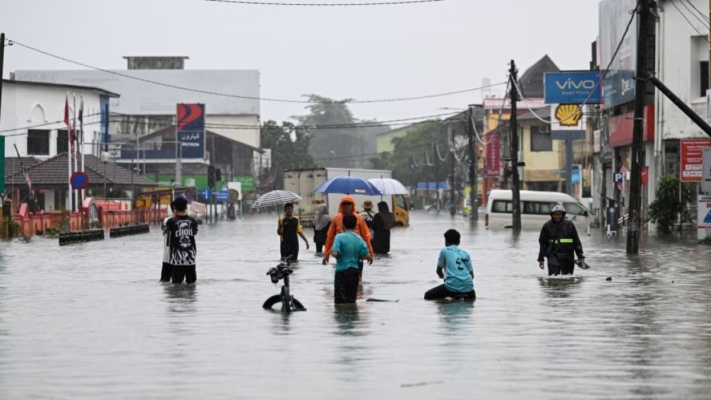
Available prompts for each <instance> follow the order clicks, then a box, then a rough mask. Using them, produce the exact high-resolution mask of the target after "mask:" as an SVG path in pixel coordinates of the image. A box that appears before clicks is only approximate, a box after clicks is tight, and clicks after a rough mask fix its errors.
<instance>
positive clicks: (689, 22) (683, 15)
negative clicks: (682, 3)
mask: <svg viewBox="0 0 711 400" xmlns="http://www.w3.org/2000/svg"><path fill="white" fill-rule="evenodd" d="M670 3H671V4H672V5H673V6H674V8H676V10H677V11H679V14H681V16H682V17H684V19H685V20H686V22H687V23H688V24H689V26H690V27H691V29H693V30H695V31H696V33H698V34H699V36H701V37H702V38H704V40H706V42H707V43H708V44H711V41H709V39H708V38H707V37H706V36H705V35H704V34H702V33H701V32H699V30H698V29H696V27H695V26H694V24H693V23H692V22H691V21H690V20H689V18H688V17H687V16H686V14H684V12H683V11H681V9H680V8H679V6H677V5H676V2H674V1H671V2H670ZM704 26H706V25H704ZM706 27H707V28H708V26H706Z"/></svg>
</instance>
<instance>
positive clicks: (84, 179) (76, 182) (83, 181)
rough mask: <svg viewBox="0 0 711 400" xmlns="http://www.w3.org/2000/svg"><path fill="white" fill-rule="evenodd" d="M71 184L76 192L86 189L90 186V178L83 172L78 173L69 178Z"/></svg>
mask: <svg viewBox="0 0 711 400" xmlns="http://www.w3.org/2000/svg"><path fill="white" fill-rule="evenodd" d="M69 183H70V184H71V185H72V188H74V189H75V190H82V189H86V187H87V186H89V176H88V175H87V174H85V173H83V172H81V171H77V172H75V173H73V174H72V176H71V177H70V178H69Z"/></svg>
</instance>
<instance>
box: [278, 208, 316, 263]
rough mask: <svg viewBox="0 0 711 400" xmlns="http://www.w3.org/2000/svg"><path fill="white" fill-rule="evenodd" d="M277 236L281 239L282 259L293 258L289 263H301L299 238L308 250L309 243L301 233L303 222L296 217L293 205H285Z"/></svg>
mask: <svg viewBox="0 0 711 400" xmlns="http://www.w3.org/2000/svg"><path fill="white" fill-rule="evenodd" d="M277 234H279V236H280V238H281V246H280V250H281V258H282V259H284V258H286V257H289V256H291V258H289V262H293V263H296V262H299V238H298V237H299V236H301V238H302V239H304V243H306V250H308V249H309V241H308V240H307V239H306V235H304V232H302V231H301V221H299V217H296V216H294V205H293V204H291V203H286V204H284V216H283V217H281V218H279V226H278V227H277Z"/></svg>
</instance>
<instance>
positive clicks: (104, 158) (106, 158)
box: [101, 151, 111, 200]
mask: <svg viewBox="0 0 711 400" xmlns="http://www.w3.org/2000/svg"><path fill="white" fill-rule="evenodd" d="M101 161H103V162H104V200H106V163H108V162H109V161H111V153H109V152H108V151H102V152H101Z"/></svg>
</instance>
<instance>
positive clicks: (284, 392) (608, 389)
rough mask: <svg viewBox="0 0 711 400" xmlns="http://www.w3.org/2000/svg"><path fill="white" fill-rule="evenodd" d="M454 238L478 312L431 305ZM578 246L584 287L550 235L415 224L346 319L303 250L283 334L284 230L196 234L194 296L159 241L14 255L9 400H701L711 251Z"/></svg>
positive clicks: (708, 355)
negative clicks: (279, 267)
mask: <svg viewBox="0 0 711 400" xmlns="http://www.w3.org/2000/svg"><path fill="white" fill-rule="evenodd" d="M449 228H456V229H458V230H460V231H461V232H462V236H463V237H462V247H463V248H465V249H467V250H468V251H469V252H470V253H471V255H472V258H473V261H474V269H475V273H476V291H477V295H478V299H477V301H476V302H474V303H469V302H427V301H424V300H423V299H422V297H423V294H424V292H425V291H426V290H428V289H430V288H432V287H434V286H436V285H438V284H440V283H441V281H439V280H438V279H437V276H436V274H435V262H436V258H437V255H438V251H439V249H440V248H441V247H442V246H443V245H444V239H443V237H442V235H443V233H444V231H445V230H447V229H449ZM306 231H307V235H308V237H309V241H310V242H311V241H312V239H311V236H312V234H311V231H310V229H306ZM582 234H583V237H582V240H583V243H584V246H585V252H586V254H587V257H588V258H587V261H588V263H589V264H590V265H591V266H592V268H591V269H589V270H587V271H580V270H577V269H576V275H575V277H574V278H552V279H549V278H547V277H546V276H545V274H544V272H543V271H541V270H540V269H538V266H537V263H536V257H537V238H538V232H533V231H528V232H523V233H522V234H521V235H520V236H519V237H518V238H514V237H513V235H512V233H511V231H490V230H486V229H485V228H484V225H483V222H481V221H480V222H479V224H478V225H475V226H473V227H472V226H471V225H470V224H469V222H467V221H465V220H462V219H461V217H457V218H451V217H450V216H449V215H445V214H441V215H427V214H424V213H415V214H414V215H413V216H412V226H411V227H409V228H400V229H397V230H396V231H395V232H394V233H393V236H392V249H393V253H392V255H391V256H389V257H384V258H378V259H376V261H375V263H374V264H373V265H372V266H366V269H365V277H364V284H363V289H362V293H361V297H362V300H361V301H359V303H358V304H357V305H356V306H354V307H345V308H339V309H336V308H335V307H334V305H333V289H332V282H333V267H332V266H323V265H321V264H320V262H319V261H320V259H319V258H316V257H315V256H314V249H313V247H312V248H311V250H308V251H305V250H304V249H303V244H302V251H301V254H300V259H301V260H302V261H301V263H299V264H298V266H297V267H296V273H295V274H294V275H292V293H293V294H294V295H295V296H296V297H297V298H298V299H299V300H300V301H301V302H302V303H303V304H304V305H305V306H306V307H307V308H308V311H307V312H300V313H294V314H291V315H284V314H281V313H280V312H271V311H266V310H263V309H262V308H261V304H262V302H263V301H264V300H265V299H266V298H268V297H269V296H271V295H273V294H276V293H278V292H279V289H278V287H276V286H275V285H273V284H272V283H271V282H270V280H269V277H268V276H266V275H265V274H266V271H267V270H268V269H269V268H270V267H272V266H274V265H276V263H277V260H278V258H279V250H278V237H277V235H276V215H275V214H274V215H271V216H269V215H261V216H255V217H246V218H245V219H243V220H238V221H234V222H227V221H221V222H219V223H218V224H216V225H213V226H206V225H201V227H200V233H199V235H198V246H199V251H198V283H197V284H196V285H195V286H187V285H179V286H174V285H172V284H164V283H160V282H158V278H159V275H160V266H161V264H160V262H161V256H162V249H161V235H160V233H159V230H158V229H156V228H152V231H151V233H150V234H146V235H140V236H133V237H124V238H118V239H108V240H105V241H103V242H92V243H86V244H81V245H73V246H64V247H59V246H58V245H57V241H56V239H54V240H50V239H42V238H35V239H34V240H33V241H32V242H31V243H22V242H19V241H13V242H2V243H0V398H2V399H29V398H33V399H41V398H52V399H78V398H92V399H134V398H141V399H163V398H172V399H195V398H202V399H228V398H229V399H232V398H245V399H272V398H277V397H286V398H291V399H321V398H322V399H334V398H335V399H352V398H358V399H369V398H373V399H375V398H378V399H385V398H388V399H394V398H408V399H470V398H496V399H520V398H525V399H572V398H575V399H602V398H615V399H680V398H684V399H708V398H709V393H711V273H710V270H711V262H709V259H710V258H711V248H709V247H708V246H698V245H696V244H695V243H694V242H693V241H691V240H683V239H678V238H671V239H664V240H660V239H659V238H655V237H653V236H651V237H645V238H644V239H643V241H642V244H641V246H640V247H641V251H640V255H639V256H634V257H628V256H626V255H625V241H624V238H619V239H612V240H609V239H606V238H605V237H604V236H601V235H600V234H599V232H598V231H593V235H592V236H584V233H582ZM608 277H611V278H612V280H611V281H607V280H606V278H608ZM369 298H370V299H373V298H375V299H382V300H399V302H376V303H374V302H365V301H364V300H365V299H369Z"/></svg>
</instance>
